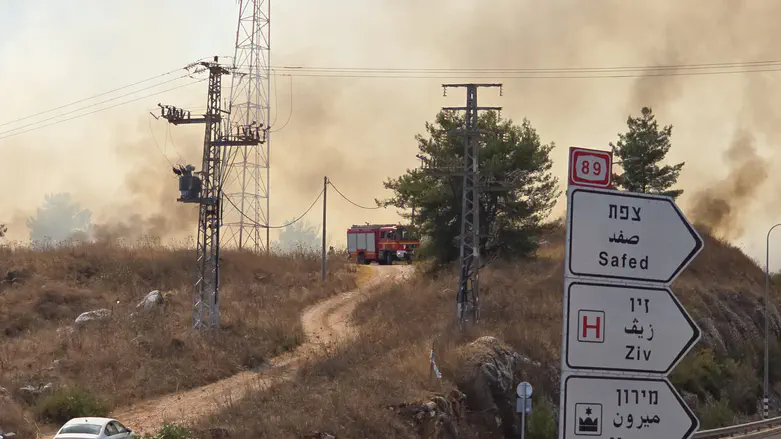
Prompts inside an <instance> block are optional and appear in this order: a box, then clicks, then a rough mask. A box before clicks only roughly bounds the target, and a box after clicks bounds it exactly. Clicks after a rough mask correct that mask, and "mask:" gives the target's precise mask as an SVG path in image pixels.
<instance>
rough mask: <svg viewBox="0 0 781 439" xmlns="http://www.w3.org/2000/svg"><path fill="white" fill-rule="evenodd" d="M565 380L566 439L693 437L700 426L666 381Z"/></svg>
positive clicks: (674, 438)
mask: <svg viewBox="0 0 781 439" xmlns="http://www.w3.org/2000/svg"><path fill="white" fill-rule="evenodd" d="M564 379H565V381H564V419H563V421H564V422H563V424H564V425H563V433H564V434H563V435H562V436H563V439H588V438H603V439H610V438H621V439H660V438H664V439H687V438H689V437H691V435H692V434H693V433H694V432H695V431H696V430H697V428H699V421H698V420H697V418H696V417H695V416H694V414H693V413H692V411H691V409H689V407H687V406H686V404H685V403H684V401H683V399H682V398H681V396H680V395H679V394H678V392H676V391H675V389H674V388H673V387H672V386H671V385H670V382H669V381H667V379H666V378H629V377H598V376H582V375H569V376H566V378H564Z"/></svg>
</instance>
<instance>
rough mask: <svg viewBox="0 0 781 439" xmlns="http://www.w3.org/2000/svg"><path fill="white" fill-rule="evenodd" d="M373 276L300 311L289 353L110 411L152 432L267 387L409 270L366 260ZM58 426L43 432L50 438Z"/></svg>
mask: <svg viewBox="0 0 781 439" xmlns="http://www.w3.org/2000/svg"><path fill="white" fill-rule="evenodd" d="M370 269H371V270H373V273H372V277H371V278H370V280H369V281H368V282H366V284H365V285H363V286H361V288H360V289H358V290H356V291H350V292H347V293H343V294H340V295H338V296H335V297H332V298H331V299H328V300H326V301H323V302H320V303H318V304H317V305H314V306H312V307H310V308H308V309H307V310H305V311H304V313H303V315H302V317H301V323H302V325H303V327H304V332H305V333H306V335H307V341H306V342H305V343H303V344H302V345H300V346H299V347H298V348H297V349H295V350H294V351H293V352H291V353H287V354H283V355H281V356H279V357H276V358H274V359H272V360H271V362H270V365H269V366H268V367H266V368H265V369H264V370H262V371H251V372H250V371H247V372H241V373H238V374H236V375H233V376H231V377H229V378H225V379H223V380H220V381H217V382H214V383H212V384H208V385H206V386H202V387H198V388H195V389H192V390H188V391H183V392H179V393H175V394H169V395H163V396H160V397H157V398H153V399H148V400H145V401H141V402H138V403H136V404H133V405H132V406H130V407H122V408H118V409H115V410H114V411H113V412H112V413H111V415H110V416H111V417H113V418H116V419H119V421H120V422H122V423H123V424H125V425H127V426H128V427H130V428H132V429H133V430H134V431H136V432H137V433H139V435H141V434H144V433H154V432H155V431H156V430H157V429H158V428H159V427H160V426H162V424H163V423H165V422H166V421H175V422H183V421H184V422H187V421H193V420H196V419H198V418H201V417H203V416H207V415H209V414H212V413H215V412H217V411H218V410H219V409H220V408H221V407H225V406H227V405H229V404H231V402H235V401H237V400H239V399H242V398H243V397H244V396H245V395H247V394H248V393H249V392H251V391H252V390H256V389H262V388H265V387H268V386H269V385H271V384H272V383H273V382H275V381H276V380H280V379H291V378H293V376H294V373H295V371H296V369H298V367H299V366H300V365H301V364H302V363H303V362H304V361H306V360H308V359H311V358H313V357H314V356H316V355H318V353H320V352H322V351H323V348H324V347H326V346H327V345H329V344H334V343H342V342H344V341H346V340H347V339H348V338H352V336H353V335H354V330H353V328H351V327H350V325H349V321H348V320H349V316H350V314H351V313H352V311H353V309H355V306H356V305H357V303H358V300H356V299H358V298H359V297H360V296H365V295H366V294H370V293H371V292H372V291H373V290H375V287H376V286H377V285H378V284H379V283H387V282H388V281H394V280H402V279H403V278H405V277H406V276H408V275H409V274H411V273H412V270H411V269H412V267H411V266H409V265H394V266H370ZM54 433H56V432H49V433H47V434H45V435H43V437H44V438H47V439H52V438H53V436H54Z"/></svg>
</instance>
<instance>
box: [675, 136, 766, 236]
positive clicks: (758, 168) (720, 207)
mask: <svg viewBox="0 0 781 439" xmlns="http://www.w3.org/2000/svg"><path fill="white" fill-rule="evenodd" d="M754 142H755V140H754V136H753V135H752V134H751V133H750V132H748V131H746V130H744V129H741V130H738V132H736V133H735V138H734V139H733V141H732V144H731V145H730V147H729V149H728V150H727V151H726V153H725V154H724V162H725V163H727V166H728V167H729V174H728V175H727V177H726V178H725V179H724V180H722V181H719V182H716V183H713V184H712V185H711V186H710V187H706V188H704V189H700V190H698V191H696V192H695V193H694V195H693V196H692V201H691V204H692V209H691V212H690V216H691V218H692V220H693V221H694V222H696V223H699V224H702V225H704V226H706V227H708V228H709V229H710V230H711V231H712V232H713V233H714V234H716V235H718V236H721V237H723V238H725V239H727V240H731V239H736V238H738V237H740V236H741V235H742V234H743V232H744V227H745V224H744V220H745V217H746V216H747V212H748V211H749V209H750V207H751V204H752V203H753V202H755V201H757V200H756V199H755V196H756V195H757V193H758V191H759V189H760V188H761V187H762V185H763V184H764V183H765V181H766V180H767V177H768V169H767V163H766V161H765V159H763V158H762V157H760V156H759V155H757V151H756V148H755V146H754Z"/></svg>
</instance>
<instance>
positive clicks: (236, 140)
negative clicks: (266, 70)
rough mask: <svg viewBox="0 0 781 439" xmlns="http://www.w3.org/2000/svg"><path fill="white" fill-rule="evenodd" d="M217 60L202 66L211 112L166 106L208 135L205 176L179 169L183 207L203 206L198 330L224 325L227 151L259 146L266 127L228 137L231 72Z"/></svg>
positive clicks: (167, 112) (172, 118)
mask: <svg viewBox="0 0 781 439" xmlns="http://www.w3.org/2000/svg"><path fill="white" fill-rule="evenodd" d="M217 61H218V58H217V57H216V56H215V57H214V61H213V62H202V63H199V64H201V65H202V66H203V67H205V68H206V69H207V70H208V71H209V91H208V98H207V103H206V114H204V115H203V117H196V118H193V117H191V115H190V112H188V111H185V110H182V109H179V108H176V107H173V106H170V105H160V104H158V106H160V109H161V115H162V117H163V118H165V119H166V120H168V122H169V123H172V124H174V125H181V124H193V123H203V124H205V125H206V132H205V134H204V139H203V161H202V164H201V171H200V174H201V177H200V178H199V177H196V176H194V175H192V173H193V171H194V170H195V168H194V167H193V166H191V165H187V166H186V167H181V168H179V169H176V168H175V169H174V173H176V174H177V175H179V176H180V177H179V190H180V192H181V197H180V198H179V199H177V201H179V202H182V203H197V204H198V205H199V215H198V244H197V249H198V256H197V261H198V274H197V279H196V281H195V291H194V294H193V319H192V325H193V328H197V329H200V328H209V329H212V330H214V331H216V330H217V329H219V327H220V296H219V284H220V219H221V217H222V203H221V201H222V186H223V183H224V178H223V174H222V159H223V150H224V149H225V148H226V147H231V146H242V145H257V144H259V143H262V142H261V137H260V127H259V126H256V125H254V124H251V125H249V126H242V127H237V130H236V131H237V132H236V134H234V135H231V134H228V135H227V136H225V135H223V133H222V114H223V113H227V112H226V111H224V110H222V108H221V107H220V102H221V87H222V75H226V74H228V73H230V72H229V71H228V70H227V69H225V68H224V67H223V66H221V65H220V64H219V63H218V62H217Z"/></svg>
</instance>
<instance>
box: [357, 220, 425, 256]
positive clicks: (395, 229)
mask: <svg viewBox="0 0 781 439" xmlns="http://www.w3.org/2000/svg"><path fill="white" fill-rule="evenodd" d="M419 246H420V240H418V239H414V238H413V237H412V236H411V233H410V230H409V229H408V228H407V227H405V226H402V225H399V224H365V225H353V226H352V227H350V228H349V229H347V251H348V252H349V253H350V259H351V260H353V261H355V262H357V263H358V264H370V263H371V262H372V261H377V262H378V263H379V264H380V265H392V264H393V261H407V263H408V264H409V263H412V258H413V257H414V255H415V249H416V248H418V247H419Z"/></svg>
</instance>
